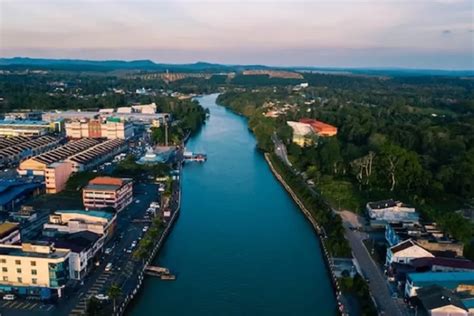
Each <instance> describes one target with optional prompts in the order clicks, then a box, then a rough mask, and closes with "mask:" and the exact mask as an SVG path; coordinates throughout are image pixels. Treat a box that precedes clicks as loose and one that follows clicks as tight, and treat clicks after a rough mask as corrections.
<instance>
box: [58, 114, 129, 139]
mask: <svg viewBox="0 0 474 316" xmlns="http://www.w3.org/2000/svg"><path fill="white" fill-rule="evenodd" d="M66 136H67V137H69V138H107V139H116V138H120V139H128V138H130V137H132V136H133V125H132V124H131V123H129V122H128V121H124V120H121V119H120V118H113V117H109V118H107V119H106V120H105V121H101V120H99V119H83V120H76V121H70V122H67V123H66Z"/></svg>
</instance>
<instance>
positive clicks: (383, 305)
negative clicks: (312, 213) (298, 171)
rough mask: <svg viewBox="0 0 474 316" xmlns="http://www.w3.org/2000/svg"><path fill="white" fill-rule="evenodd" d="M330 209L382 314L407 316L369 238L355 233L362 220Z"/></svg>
mask: <svg viewBox="0 0 474 316" xmlns="http://www.w3.org/2000/svg"><path fill="white" fill-rule="evenodd" d="M272 141H273V143H274V145H275V154H277V155H278V157H280V159H282V160H283V161H284V162H286V163H287V164H288V165H289V166H291V164H290V162H289V160H288V155H287V152H286V147H285V145H284V144H283V142H282V141H281V140H279V139H278V137H277V136H276V134H273V135H272ZM295 176H296V175H295ZM308 188H309V190H310V191H311V193H312V194H314V195H315V196H319V195H320V193H319V192H318V191H317V190H315V189H314V188H313V187H311V186H309V185H308ZM326 204H327V205H328V206H329V207H330V209H331V210H332V211H333V212H334V213H335V214H337V215H339V216H341V218H342V220H343V224H344V229H345V237H346V238H347V240H348V241H349V244H350V246H351V249H352V252H353V254H354V257H355V259H356V260H357V262H358V264H359V266H360V268H361V270H362V273H363V274H364V277H365V278H366V279H367V280H368V282H369V288H370V292H371V294H372V296H373V297H374V299H375V301H376V303H377V307H378V309H379V311H380V312H382V311H383V313H384V315H390V316H401V315H406V314H407V312H406V307H405V305H404V304H403V303H400V302H399V301H398V300H395V299H393V298H392V296H391V291H390V288H389V286H388V283H387V280H386V278H385V276H384V275H383V273H382V271H381V270H380V268H379V267H378V266H377V263H376V262H375V261H374V260H373V259H372V257H371V256H370V254H369V252H368V251H367V248H366V247H365V245H364V242H363V241H364V239H366V238H367V237H368V236H367V235H366V234H364V233H360V232H358V231H354V230H352V229H351V227H359V228H360V227H362V226H363V224H362V222H363V221H362V220H361V218H360V217H358V216H357V215H355V214H353V213H351V212H347V211H343V212H339V211H337V210H336V209H334V208H333V207H331V205H330V204H329V203H328V202H326Z"/></svg>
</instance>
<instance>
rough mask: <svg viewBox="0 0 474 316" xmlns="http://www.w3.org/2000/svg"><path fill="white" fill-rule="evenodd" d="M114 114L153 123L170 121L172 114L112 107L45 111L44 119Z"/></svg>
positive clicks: (133, 120)
mask: <svg viewBox="0 0 474 316" xmlns="http://www.w3.org/2000/svg"><path fill="white" fill-rule="evenodd" d="M112 115H113V116H114V117H117V118H120V119H121V120H124V121H131V122H145V123H151V122H152V121H154V120H159V121H160V122H161V123H164V122H165V121H169V120H170V118H171V115H170V114H169V113H148V112H146V113H145V112H143V113H139V112H133V111H132V112H129V113H117V112H115V111H114V109H110V110H107V111H96V112H92V111H80V112H79V111H63V112H58V111H53V112H45V113H43V116H42V118H43V120H44V121H47V122H53V121H57V120H60V119H64V120H82V119H97V118H99V117H103V118H107V117H109V116H112Z"/></svg>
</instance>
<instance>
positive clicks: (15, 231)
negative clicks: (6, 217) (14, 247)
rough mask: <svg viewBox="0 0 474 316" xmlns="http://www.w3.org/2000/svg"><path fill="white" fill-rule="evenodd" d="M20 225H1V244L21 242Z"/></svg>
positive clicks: (9, 223)
mask: <svg viewBox="0 0 474 316" xmlns="http://www.w3.org/2000/svg"><path fill="white" fill-rule="evenodd" d="M20 240H21V236H20V224H18V223H11V222H3V223H1V224H0V244H7V245H11V244H15V243H18V242H20Z"/></svg>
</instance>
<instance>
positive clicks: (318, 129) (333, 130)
mask: <svg viewBox="0 0 474 316" xmlns="http://www.w3.org/2000/svg"><path fill="white" fill-rule="evenodd" d="M300 123H304V124H308V125H310V126H311V128H312V129H313V131H314V133H315V134H316V135H317V136H319V137H331V136H336V135H337V127H335V126H332V125H330V124H327V123H324V122H321V121H318V120H313V119H309V118H302V119H300Z"/></svg>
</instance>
